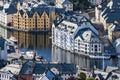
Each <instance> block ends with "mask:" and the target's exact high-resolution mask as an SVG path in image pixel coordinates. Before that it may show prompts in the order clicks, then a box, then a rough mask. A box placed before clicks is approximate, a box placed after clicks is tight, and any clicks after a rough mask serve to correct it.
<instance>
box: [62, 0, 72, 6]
mask: <svg viewBox="0 0 120 80" xmlns="http://www.w3.org/2000/svg"><path fill="white" fill-rule="evenodd" d="M62 4H63V5H64V4H72V2H70V1H69V0H65V1H64V2H63V3H62Z"/></svg>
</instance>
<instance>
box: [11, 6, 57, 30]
mask: <svg viewBox="0 0 120 80" xmlns="http://www.w3.org/2000/svg"><path fill="white" fill-rule="evenodd" d="M52 8H53V7H48V6H45V5H40V6H38V7H34V8H31V9H28V10H23V9H20V7H18V12H17V13H16V14H14V15H13V17H12V24H13V27H14V28H15V29H19V30H30V31H36V30H37V31H46V30H50V29H51V25H52V22H53V21H54V20H55V18H56V16H55V11H54V9H52Z"/></svg>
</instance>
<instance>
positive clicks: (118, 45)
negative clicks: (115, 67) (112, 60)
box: [114, 38, 120, 54]
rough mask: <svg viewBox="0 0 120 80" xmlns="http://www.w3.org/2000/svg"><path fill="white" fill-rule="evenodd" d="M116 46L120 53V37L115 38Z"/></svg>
mask: <svg viewBox="0 0 120 80" xmlns="http://www.w3.org/2000/svg"><path fill="white" fill-rule="evenodd" d="M114 47H115V50H116V53H118V54H120V38H118V39H116V40H115V42H114Z"/></svg>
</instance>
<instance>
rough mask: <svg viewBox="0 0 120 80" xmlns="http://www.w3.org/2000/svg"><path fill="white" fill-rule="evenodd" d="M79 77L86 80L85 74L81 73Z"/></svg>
mask: <svg viewBox="0 0 120 80" xmlns="http://www.w3.org/2000/svg"><path fill="white" fill-rule="evenodd" d="M78 76H79V78H80V79H81V80H86V74H85V73H83V72H81V73H80V74H78Z"/></svg>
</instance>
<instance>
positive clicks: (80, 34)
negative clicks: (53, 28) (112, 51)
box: [74, 27, 97, 40]
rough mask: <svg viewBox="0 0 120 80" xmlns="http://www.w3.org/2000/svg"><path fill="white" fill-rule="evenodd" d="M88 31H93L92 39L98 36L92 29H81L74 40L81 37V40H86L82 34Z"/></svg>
mask: <svg viewBox="0 0 120 80" xmlns="http://www.w3.org/2000/svg"><path fill="white" fill-rule="evenodd" d="M86 31H91V32H92V35H91V38H93V37H97V34H96V33H95V32H94V31H92V30H91V29H90V28H88V27H86V28H82V29H80V30H79V31H78V32H77V34H76V35H75V36H74V38H76V37H78V36H80V37H81V39H82V40H84V38H83V36H82V34H83V33H84V32H86Z"/></svg>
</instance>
